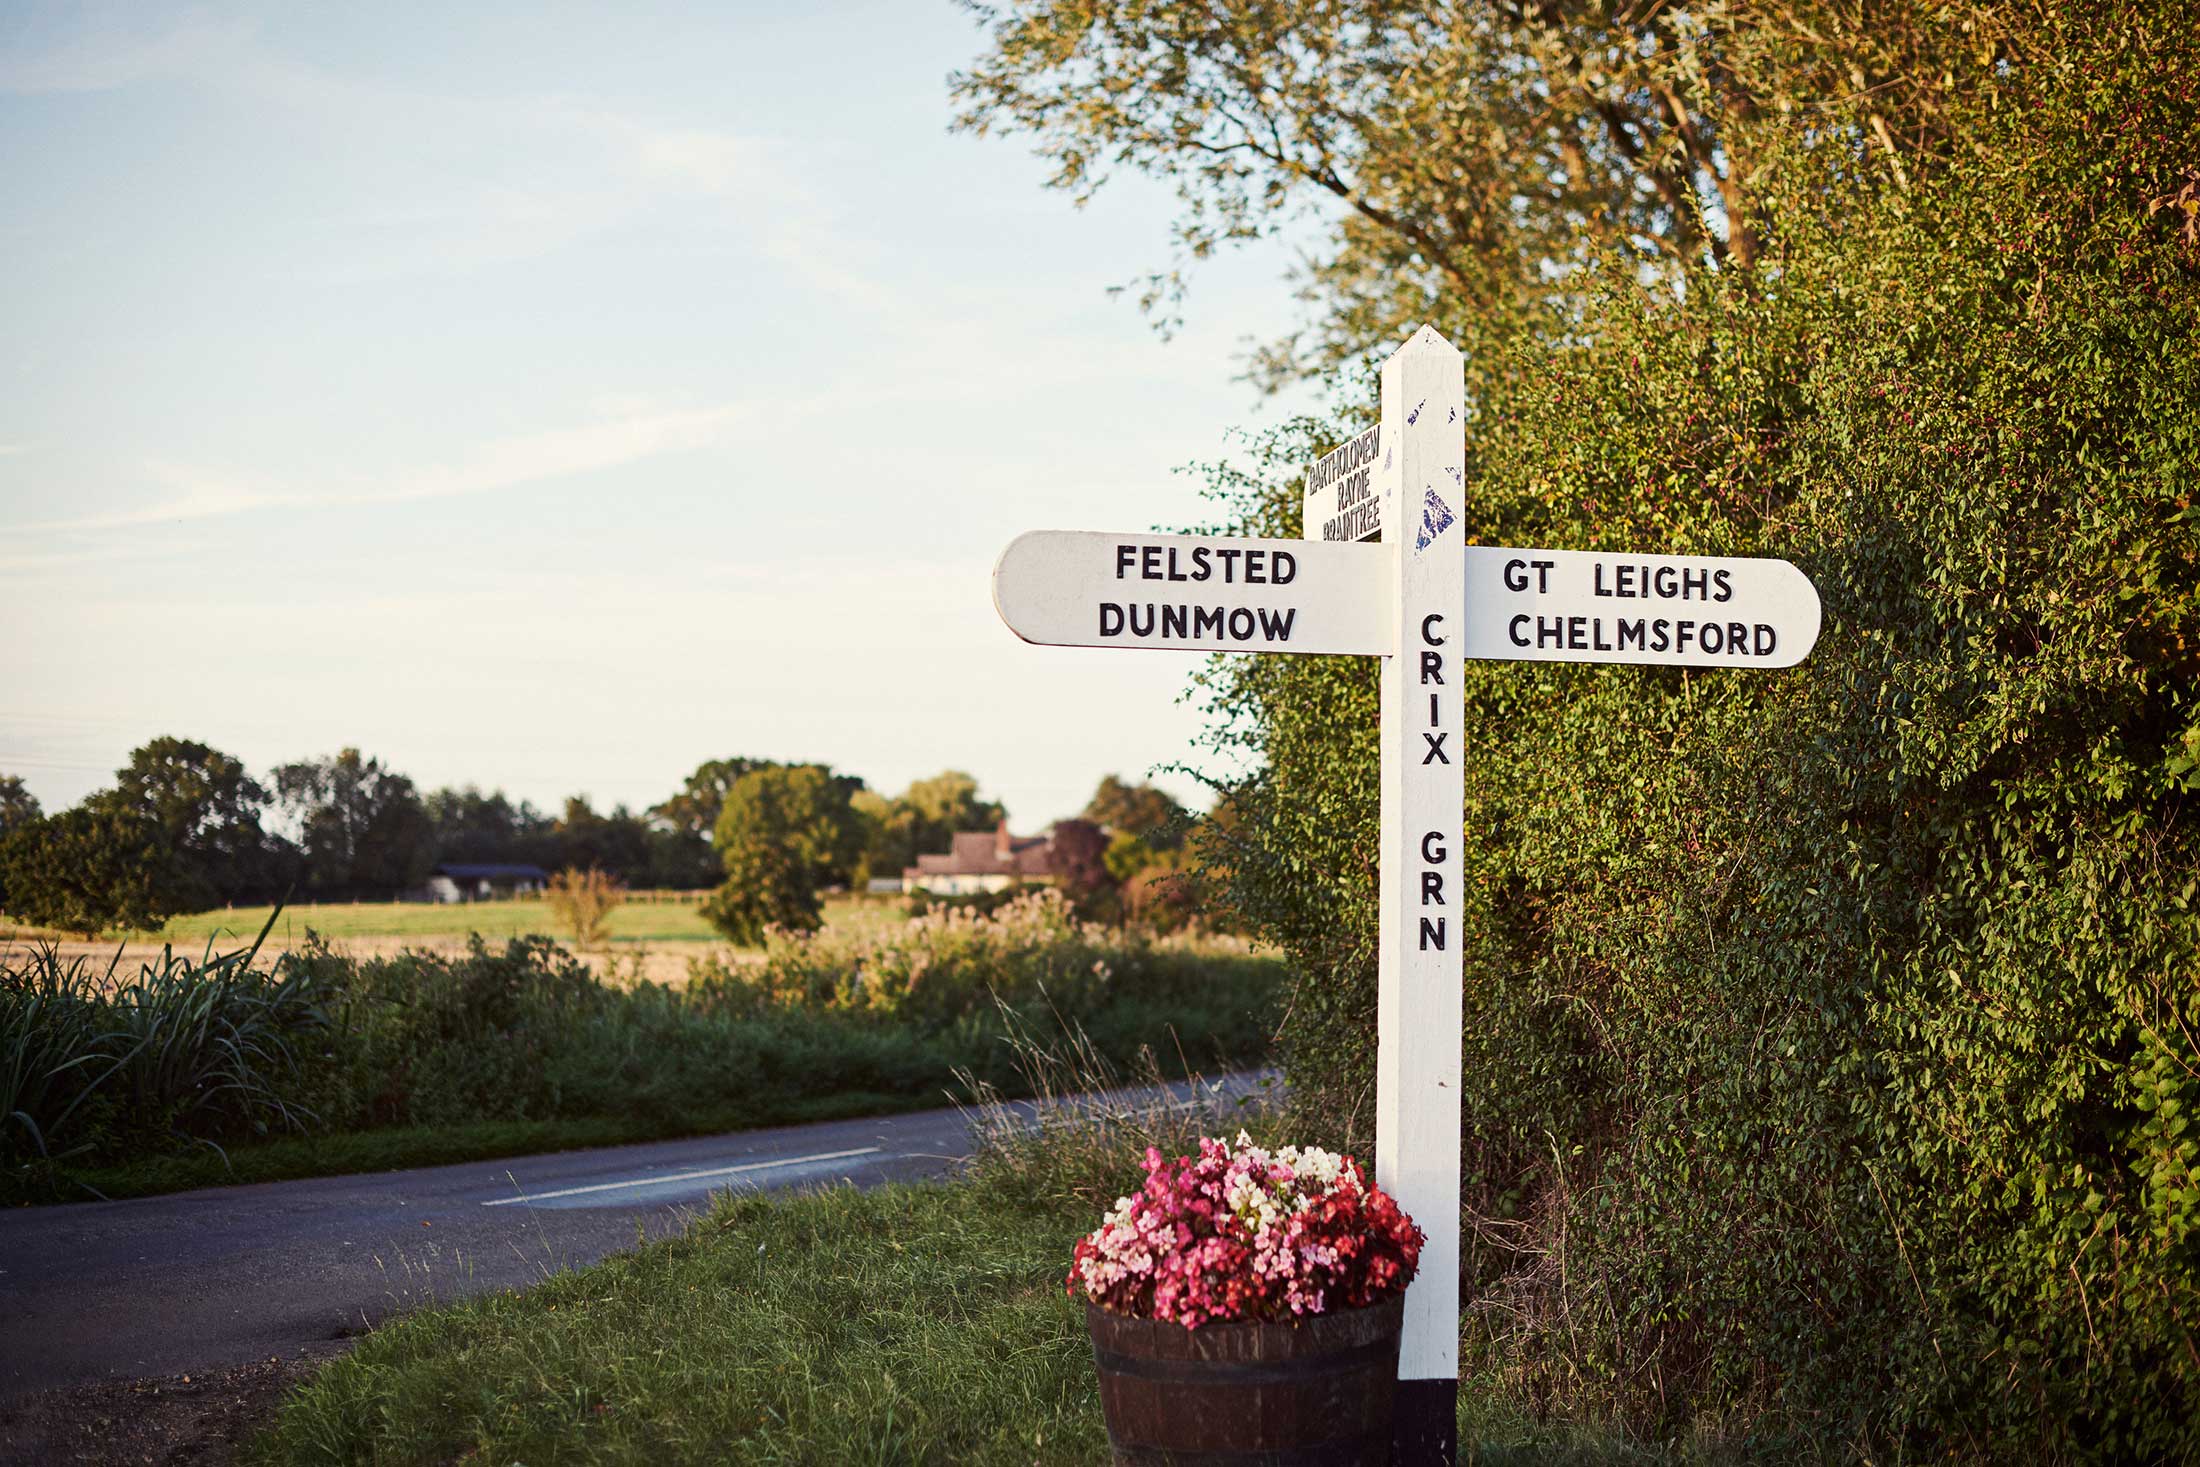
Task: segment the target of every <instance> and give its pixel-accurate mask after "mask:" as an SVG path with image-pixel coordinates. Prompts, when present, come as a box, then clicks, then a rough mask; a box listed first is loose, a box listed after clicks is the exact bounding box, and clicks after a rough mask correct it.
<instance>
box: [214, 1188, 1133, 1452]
mask: <svg viewBox="0 0 2200 1467" xmlns="http://www.w3.org/2000/svg"><path fill="white" fill-rule="evenodd" d="M1089 1225H1090V1224H1089V1222H1088V1220H1087V1219H1086V1218H1085V1217H1084V1215H1083V1212H1082V1210H1081V1209H1078V1208H1076V1207H1074V1206H1071V1205H1069V1204H1067V1203H1060V1202H1058V1203H1055V1204H1053V1205H1051V1206H1048V1205H1044V1204H1039V1203H1034V1202H1029V1201H1024V1202H1010V1201H1004V1200H1003V1199H1000V1198H997V1197H995V1196H992V1195H990V1194H989V1193H987V1192H985V1191H983V1190H981V1189H979V1188H977V1187H974V1186H971V1185H968V1184H960V1185H957V1184H938V1185H931V1186H920V1187H888V1188H882V1189H880V1190H878V1191H875V1192H855V1191H852V1190H845V1189H843V1190H837V1191H830V1192H823V1193H816V1194H812V1195H808V1196H797V1197H790V1198H784V1199H768V1198H762V1197H756V1196H744V1197H739V1198H727V1199H722V1200H721V1201H720V1202H719V1203H718V1205H717V1206H716V1208H715V1209H714V1210H713V1211H712V1212H711V1213H710V1214H709V1216H708V1217H707V1218H705V1219H704V1220H702V1221H700V1222H699V1223H697V1224H696V1226H695V1227H694V1228H693V1229H692V1230H691V1231H690V1232H689V1233H688V1235H687V1236H685V1237H683V1238H680V1239H677V1240H674V1241H671V1242H668V1243H662V1244H657V1245H653V1246H651V1247H647V1248H644V1249H642V1250H640V1251H638V1252H636V1253H632V1254H628V1255H624V1256H622V1257H618V1258H614V1259H611V1260H609V1261H607V1262H605V1263H601V1264H598V1265H596V1266H595V1267H593V1268H589V1269H584V1270H582V1271H580V1272H578V1273H573V1274H569V1275H566V1276H564V1277H561V1278H558V1279H555V1280H553V1281H551V1282H549V1283H547V1284H544V1285H542V1286H541V1287H539V1288H536V1289H532V1290H529V1291H528V1292H526V1293H524V1294H499V1295H492V1296H489V1297H485V1298H482V1299H477V1300H472V1301H469V1302H467V1303H464V1304H459V1305H456V1306H453V1307H450V1308H445V1309H437V1310H433V1311H430V1312H427V1313H423V1314H416V1315H413V1316H410V1317H409V1318H406V1319H404V1320H401V1321H399V1322H397V1323H395V1324H393V1325H390V1326H387V1327H385V1328H383V1329H381V1330H378V1331H376V1332H375V1333H374V1334H372V1335H370V1336H368V1337H367V1338H366V1339H364V1340H362V1341H361V1342H360V1344H359V1346H358V1348H357V1349H355V1350H354V1351H353V1352H352V1354H351V1355H350V1356H348V1357H347V1358H345V1359H344V1360H341V1361H339V1362H337V1363H335V1364H333V1365H331V1366H330V1367H329V1368H328V1369H327V1370H325V1371H323V1372H322V1373H321V1374H320V1376H319V1377H317V1378H316V1379H315V1380H313V1381H312V1382H311V1383H310V1384H308V1385H307V1386H305V1387H304V1388H303V1389H302V1390H301V1391H300V1392H299V1394H298V1395H296V1396H295V1397H293V1398H292V1400H291V1401H290V1402H289V1403H288V1404H287V1405H286V1406H285V1408H284V1409H283V1411H282V1413H281V1415H280V1416H279V1417H278V1419H277V1420H276V1422H275V1424H274V1426H273V1427H272V1429H271V1430H270V1431H269V1432H268V1433H267V1434H266V1436H265V1437H263V1438H262V1439H261V1441H260V1442H259V1443H258V1444H257V1446H256V1448H255V1451H254V1454H253V1457H252V1459H253V1460H258V1461H261V1462H265V1463H352V1462H375V1463H387V1464H400V1463H431V1462H434V1463H441V1462H450V1461H454V1460H478V1461H484V1462H499V1463H503V1462H528V1463H539V1462H575V1461H582V1462H598V1463H629V1462H631V1463H665V1462H729V1461H731V1462H746V1463H812V1462H814V1463H899V1462H909V1463H917V1462H958V1463H961V1462H967V1463H991V1462H999V1463H1009V1462H1015V1463H1032V1462H1041V1463H1080V1464H1083V1463H1090V1462H1093V1461H1096V1460H1098V1459H1099V1458H1100V1457H1101V1456H1102V1455H1103V1453H1104V1449H1105V1434H1104V1431H1103V1428H1102V1426H1101V1422H1100V1410H1099V1402H1098V1395H1097V1391H1096V1389H1095V1386H1094V1384H1093V1378H1092V1361H1091V1354H1090V1349H1089V1347H1088V1346H1087V1345H1086V1343H1085V1337H1084V1327H1083V1321H1082V1316H1081V1315H1080V1314H1079V1313H1078V1311H1077V1310H1076V1309H1074V1308H1073V1307H1072V1306H1071V1304H1070V1301H1069V1300H1068V1299H1067V1298H1066V1297H1065V1296H1064V1295H1063V1292H1062V1286H1061V1275H1062V1272H1063V1270H1064V1268H1065V1267H1066V1264H1065V1262H1064V1260H1066V1259H1067V1258H1068V1256H1069V1250H1070V1247H1071V1244H1072V1243H1073V1242H1074V1241H1075V1239H1076V1237H1077V1236H1078V1234H1079V1233H1080V1232H1081V1231H1082V1230H1083V1229H1084V1228H1085V1227H1087V1226H1089Z"/></svg>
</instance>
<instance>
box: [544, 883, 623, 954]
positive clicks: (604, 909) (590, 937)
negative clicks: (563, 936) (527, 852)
mask: <svg viewBox="0 0 2200 1467" xmlns="http://www.w3.org/2000/svg"><path fill="white" fill-rule="evenodd" d="M543 900H544V901H545V902H547V903H548V904H549V906H550V910H551V912H552V913H553V914H554V915H555V916H556V917H557V919H558V921H559V922H560V923H561V924H563V926H564V927H565V930H566V931H568V932H570V933H572V934H573V945H574V946H575V947H577V948H580V949H582V950H583V951H586V950H588V949H590V948H600V947H602V946H603V945H604V944H605V942H606V941H607V940H608V937H607V927H606V924H608V923H609V922H610V920H611V913H612V911H613V909H614V908H616V907H617V906H618V905H619V904H620V903H621V902H623V901H625V900H626V887H625V886H624V885H622V884H621V883H620V881H619V879H618V878H617V877H615V876H609V875H606V874H605V873H603V872H601V871H598V870H597V869H596V868H595V867H593V866H591V867H589V868H588V869H587V870H586V871H583V870H580V869H579V868H577V867H572V866H568V867H567V868H566V869H565V870H563V871H560V872H559V873H558V874H557V875H555V876H553V877H551V878H550V885H549V887H548V889H547V890H546V891H544V893H543Z"/></svg>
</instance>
